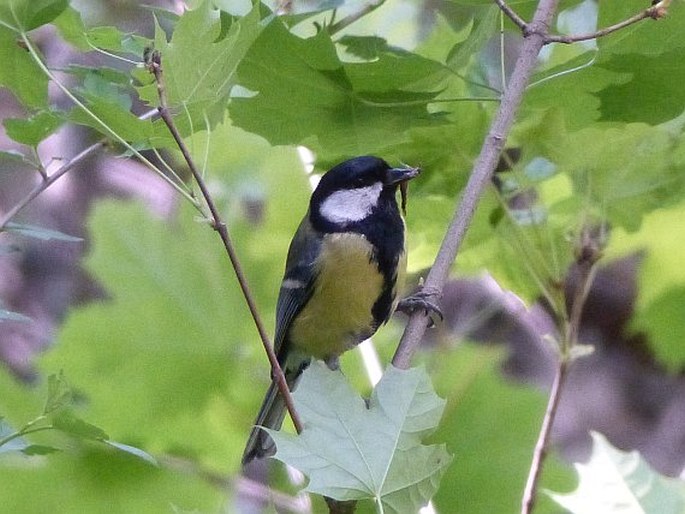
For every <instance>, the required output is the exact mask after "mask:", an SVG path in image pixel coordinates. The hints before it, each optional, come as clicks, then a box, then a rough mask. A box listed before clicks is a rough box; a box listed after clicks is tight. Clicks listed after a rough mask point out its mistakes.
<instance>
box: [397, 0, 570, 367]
mask: <svg viewBox="0 0 685 514" xmlns="http://www.w3.org/2000/svg"><path fill="white" fill-rule="evenodd" d="M558 2H559V0H541V1H540V3H539V4H538V8H537V10H536V12H535V15H534V16H533V21H532V22H531V23H530V24H528V25H527V26H528V33H527V36H526V38H525V41H524V43H523V48H522V49H521V54H520V56H519V59H518V61H517V62H516V66H515V67H514V71H513V73H512V74H511V78H510V81H509V85H508V87H507V90H506V91H505V93H504V96H503V97H502V103H501V104H500V107H499V110H498V111H497V116H496V117H495V119H494V121H493V122H492V125H491V127H490V131H489V132H488V135H487V137H486V139H485V143H484V144H483V147H482V149H481V153H480V155H479V157H478V160H477V161H476V163H475V164H474V167H473V171H472V172H471V176H470V177H469V181H468V183H467V184H466V188H465V189H464V193H463V196H462V198H461V201H460V202H459V203H458V206H457V208H456V212H455V214H454V217H453V218H452V221H451V223H450V226H449V227H448V229H447V232H446V234H445V237H444V239H443V241H442V244H441V246H440V250H439V251H438V255H437V256H436V258H435V262H434V263H433V266H432V267H431V270H430V272H429V273H428V276H427V277H426V281H425V283H424V287H423V291H424V293H425V294H427V295H429V296H432V297H433V298H439V297H440V295H441V294H442V288H443V287H444V285H445V281H446V280H447V276H448V274H449V272H450V270H451V268H452V263H453V262H454V259H455V258H456V255H457V252H458V251H459V248H460V246H461V243H462V241H463V239H464V235H465V234H466V229H467V227H468V226H469V224H470V223H471V219H472V218H473V213H474V212H475V210H476V206H477V205H478V201H479V200H480V197H481V196H482V194H483V191H484V190H485V188H486V186H487V185H488V184H489V183H490V179H491V177H492V173H493V171H494V169H495V166H496V165H497V162H498V160H499V156H500V153H501V151H502V148H503V147H504V143H505V141H506V137H507V134H508V133H509V130H510V129H511V126H512V125H513V123H514V117H515V115H516V111H517V110H518V108H519V106H520V104H521V100H522V98H523V93H524V91H525V88H526V85H527V84H528V82H529V80H530V77H531V75H532V73H533V70H534V69H535V66H536V63H537V56H538V53H539V52H540V49H541V48H542V46H543V44H544V38H545V35H546V34H547V31H548V27H549V24H550V22H551V20H552V17H553V15H554V13H555V12H556V10H557V5H558ZM428 321H429V318H428V316H425V315H424V313H423V312H422V311H417V312H415V313H413V314H412V315H411V316H410V318H409V322H408V323H407V327H406V329H405V331H404V334H403V335H402V340H401V341H400V344H399V346H398V347H397V351H396V352H395V356H394V357H393V360H392V363H393V365H394V366H396V367H398V368H403V369H406V368H408V367H409V365H410V364H411V359H412V357H413V355H414V353H415V352H416V350H417V348H418V346H419V343H420V341H421V338H422V336H423V334H424V332H425V331H426V328H427V326H428Z"/></svg>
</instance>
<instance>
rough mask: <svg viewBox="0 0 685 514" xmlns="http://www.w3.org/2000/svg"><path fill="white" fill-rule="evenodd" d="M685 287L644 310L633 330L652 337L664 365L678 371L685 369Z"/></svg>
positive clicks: (641, 310)
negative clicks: (684, 306) (684, 311)
mask: <svg viewBox="0 0 685 514" xmlns="http://www.w3.org/2000/svg"><path fill="white" fill-rule="evenodd" d="M683 305H685V285H683V284H681V285H678V286H676V287H673V288H670V289H668V290H666V291H665V292H664V293H662V294H661V295H660V296H659V297H657V298H656V299H654V300H652V301H651V302H650V303H649V304H648V305H646V306H645V307H644V308H642V309H640V310H639V311H638V313H637V316H636V318H635V319H634V320H633V324H632V326H633V328H634V329H635V330H639V331H641V332H646V333H647V334H648V335H649V342H650V347H651V348H652V350H653V351H654V353H655V354H656V357H657V359H658V360H659V362H660V363H662V364H664V365H665V366H666V367H667V368H669V369H670V370H671V371H673V372H676V371H678V370H681V369H683V367H684V366H685V317H683Z"/></svg>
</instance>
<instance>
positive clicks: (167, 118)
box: [148, 51, 302, 433]
mask: <svg viewBox="0 0 685 514" xmlns="http://www.w3.org/2000/svg"><path fill="white" fill-rule="evenodd" d="M148 68H149V70H150V72H151V73H152V74H153V75H154V77H155V81H156V83H157V93H158V95H159V107H158V110H159V115H160V117H161V118H162V120H163V121H164V123H165V124H166V126H167V128H168V129H169V132H170V133H171V135H172V137H173V138H174V141H175V142H176V144H177V145H178V148H179V150H181V153H182V154H183V158H184V159H185V161H186V163H187V164H188V167H189V168H190V171H191V173H192V174H193V178H194V179H195V182H197V185H198V187H199V188H200V192H201V193H202V196H203V198H204V200H205V203H206V204H207V208H208V209H209V212H210V214H211V216H212V219H211V225H212V228H213V229H214V230H216V232H217V233H218V234H219V237H220V238H221V241H222V243H223V244H224V248H225V249H226V253H227V254H228V258H229V259H230V261H231V265H232V266H233V271H234V272H235V275H236V278H237V279H238V284H239V285H240V289H241V291H242V293H243V296H244V297H245V301H246V303H247V307H248V309H249V310H250V314H251V315H252V319H253V321H254V324H255V326H256V327H257V332H259V337H260V339H261V340H262V345H263V346H264V351H266V355H267V357H268V358H269V363H270V365H271V372H272V373H273V378H274V380H275V381H276V383H277V384H278V390H279V392H280V393H281V395H282V397H283V400H284V401H285V405H286V407H287V409H288V412H289V413H290V418H291V419H292V421H293V425H294V426H295V430H297V432H298V433H300V432H302V422H301V421H300V418H299V416H298V415H297V412H296V411H295V406H294V403H293V397H292V395H291V394H290V389H289V388H288V384H287V382H286V380H285V375H284V374H283V370H282V369H281V366H280V364H279V363H278V359H277V357H276V354H275V353H274V350H273V346H272V344H271V342H270V340H269V336H268V334H267V332H266V329H265V328H264V324H263V323H262V320H261V317H260V316H259V311H258V310H257V304H256V303H255V301H254V298H253V297H252V292H251V291H250V288H249V286H248V283H247V278H246V277H245V273H244V272H243V268H242V266H241V264H240V261H239V259H238V255H237V253H236V251H235V248H234V246H233V243H232V242H231V238H230V236H229V233H228V227H227V226H226V223H224V221H223V220H222V219H221V215H220V214H219V210H218V209H217V207H216V204H215V203H214V200H213V198H212V196H211V194H210V192H209V189H208V188H207V184H206V183H205V180H204V178H203V177H202V174H201V173H200V172H199V170H198V169H197V167H196V166H195V162H194V161H193V158H192V156H191V155H190V152H189V151H188V147H187V146H186V144H185V141H183V137H181V134H180V133H179V132H178V129H177V128H176V124H175V123H174V120H173V117H172V116H171V113H170V112H169V108H168V105H167V100H166V91H165V88H164V78H163V74H162V57H161V54H160V53H159V52H157V51H153V52H152V55H151V56H150V61H149V64H148Z"/></svg>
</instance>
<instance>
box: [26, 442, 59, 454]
mask: <svg viewBox="0 0 685 514" xmlns="http://www.w3.org/2000/svg"><path fill="white" fill-rule="evenodd" d="M61 451H62V450H61V449H59V448H55V447H54V446H47V445H45V444H29V445H28V446H27V447H26V448H24V449H22V450H21V453H23V454H24V455H28V456H33V455H50V454H51V453H57V452H61Z"/></svg>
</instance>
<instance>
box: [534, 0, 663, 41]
mask: <svg viewBox="0 0 685 514" xmlns="http://www.w3.org/2000/svg"><path fill="white" fill-rule="evenodd" d="M670 3H671V0H661V2H658V3H656V4H654V5H652V6H651V7H648V8H647V9H645V10H644V11H641V12H639V13H637V14H635V15H634V16H631V17H630V18H628V19H626V20H623V21H621V22H619V23H616V24H614V25H610V26H608V27H604V28H603V29H600V30H597V31H595V32H590V33H588V34H575V35H569V36H564V35H548V36H546V37H545V44H546V45H547V44H549V43H565V44H570V43H577V42H579V41H587V40H590V39H597V38H600V37H603V36H606V35H608V34H611V33H612V32H616V31H617V30H621V29H623V28H625V27H628V26H629V25H633V24H634V23H638V22H640V21H642V20H646V19H647V18H651V19H653V20H659V19H661V18H663V17H664V16H666V14H668V7H669V5H670Z"/></svg>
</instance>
